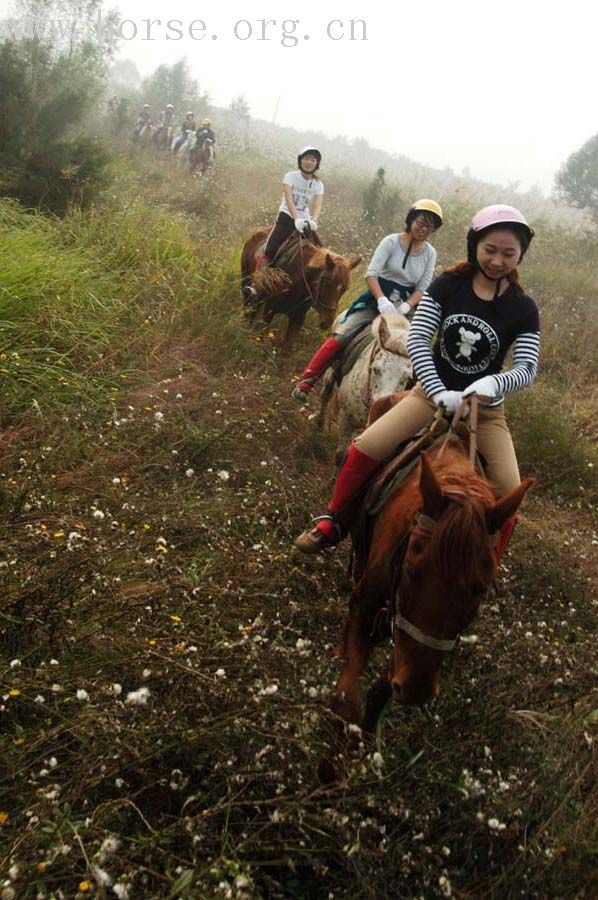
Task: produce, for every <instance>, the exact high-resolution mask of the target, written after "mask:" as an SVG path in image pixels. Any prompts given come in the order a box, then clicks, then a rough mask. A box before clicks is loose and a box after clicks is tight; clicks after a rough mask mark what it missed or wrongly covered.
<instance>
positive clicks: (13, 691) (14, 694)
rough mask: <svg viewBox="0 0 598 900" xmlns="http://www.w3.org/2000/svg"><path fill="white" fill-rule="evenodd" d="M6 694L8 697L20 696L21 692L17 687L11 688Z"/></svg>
mask: <svg viewBox="0 0 598 900" xmlns="http://www.w3.org/2000/svg"><path fill="white" fill-rule="evenodd" d="M8 696H9V697H20V696H21V692H20V691H19V690H17V688H12V690H10V691H9V692H8Z"/></svg>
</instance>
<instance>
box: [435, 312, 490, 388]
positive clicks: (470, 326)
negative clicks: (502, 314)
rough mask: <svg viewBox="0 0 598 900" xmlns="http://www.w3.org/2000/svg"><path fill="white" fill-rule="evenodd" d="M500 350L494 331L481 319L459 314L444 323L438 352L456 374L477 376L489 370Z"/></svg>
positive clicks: (449, 317)
mask: <svg viewBox="0 0 598 900" xmlns="http://www.w3.org/2000/svg"><path fill="white" fill-rule="evenodd" d="M499 350H500V344H499V342H498V336H497V334H496V332H495V330H494V329H493V328H492V327H491V326H490V325H488V323H487V322H484V320H483V319H478V317H477V316H468V315H464V314H459V315H454V316H448V318H446V319H445V320H444V322H443V325H442V332H441V335H440V352H441V354H442V358H443V359H445V360H446V361H447V362H448V364H449V365H450V366H452V368H453V369H455V371H457V372H461V374H463V375H479V374H481V373H483V372H485V371H486V370H487V369H488V366H489V365H490V363H491V362H492V360H493V359H494V357H495V356H496V355H497V353H498V352H499Z"/></svg>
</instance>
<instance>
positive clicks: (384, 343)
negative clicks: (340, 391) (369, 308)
mask: <svg viewBox="0 0 598 900" xmlns="http://www.w3.org/2000/svg"><path fill="white" fill-rule="evenodd" d="M372 333H373V335H374V337H375V338H376V343H375V345H374V348H373V350H372V351H371V353H372V355H371V370H370V372H369V377H368V390H367V393H368V397H367V405H368V406H371V404H372V403H375V402H376V400H379V399H380V397H385V396H386V395H387V394H392V393H394V392H395V391H402V390H403V388H404V387H405V385H406V384H407V380H408V379H409V378H410V377H411V375H412V374H413V365H412V363H411V360H410V358H409V353H408V352H407V337H408V335H409V322H408V321H407V319H406V318H405V317H404V316H402V315H401V314H400V313H398V312H397V313H391V314H390V315H387V316H378V318H376V319H375V320H374V323H373V325H372Z"/></svg>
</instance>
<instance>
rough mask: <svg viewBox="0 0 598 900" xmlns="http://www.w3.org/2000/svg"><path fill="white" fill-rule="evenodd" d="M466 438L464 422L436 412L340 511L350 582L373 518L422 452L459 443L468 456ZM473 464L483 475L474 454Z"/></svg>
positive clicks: (361, 564) (363, 557)
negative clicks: (348, 541)
mask: <svg viewBox="0 0 598 900" xmlns="http://www.w3.org/2000/svg"><path fill="white" fill-rule="evenodd" d="M470 439H471V433H470V428H469V427H468V425H467V424H466V423H465V422H464V421H462V420H460V419H453V421H452V422H449V421H448V419H446V418H445V417H444V416H443V414H442V410H438V411H437V413H436V415H435V416H434V419H433V420H432V422H431V423H430V425H428V426H426V427H425V428H423V429H422V430H421V431H419V432H418V433H417V434H416V435H415V437H413V438H412V439H411V440H409V441H407V442H406V443H404V444H401V445H399V446H398V447H397V449H396V450H395V451H394V453H393V455H392V456H391V457H390V458H389V459H388V460H387V461H386V462H385V463H384V464H383V466H382V468H381V469H380V470H379V471H378V473H377V474H376V476H375V477H374V478H373V480H372V481H370V483H369V485H368V486H367V488H366V491H365V495H363V494H362V495H361V498H355V500H356V501H357V500H358V499H362V502H361V504H360V506H359V507H357V504H356V502H351V504H349V506H348V507H347V509H346V510H342V511H341V514H340V516H337V519H338V523H339V525H340V527H341V528H342V529H343V530H349V528H350V530H351V537H352V540H353V551H352V553H351V560H350V563H349V567H350V568H349V572H350V574H352V575H353V578H354V579H356V580H357V579H358V578H359V577H361V573H362V572H363V570H364V568H365V565H366V563H367V558H368V555H369V551H370V543H371V537H372V531H373V525H374V522H375V519H376V516H377V515H378V514H379V513H380V511H381V510H382V509H383V508H384V506H385V505H386V504H387V503H388V501H389V500H390V499H391V498H392V497H393V496H394V494H395V493H396V491H397V489H398V487H399V485H400V484H401V483H402V482H403V481H404V480H405V479H406V478H407V477H408V476H409V475H410V474H411V472H413V470H414V469H415V468H416V466H417V464H418V462H419V457H420V454H421V453H422V451H424V450H429V449H430V448H431V447H433V446H434V445H436V444H439V443H441V442H445V441H460V442H461V443H463V445H464V446H465V449H466V450H467V451H468V453H470V450H471V443H470ZM475 464H476V466H477V467H479V470H480V471H482V472H483V468H482V462H481V459H480V457H479V455H477V454H476V457H475Z"/></svg>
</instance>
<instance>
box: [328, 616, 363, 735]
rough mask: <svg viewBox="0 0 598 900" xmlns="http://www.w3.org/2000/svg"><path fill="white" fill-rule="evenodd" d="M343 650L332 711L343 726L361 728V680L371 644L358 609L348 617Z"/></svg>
mask: <svg viewBox="0 0 598 900" xmlns="http://www.w3.org/2000/svg"><path fill="white" fill-rule="evenodd" d="M342 650H343V656H344V660H345V661H344V664H343V668H342V670H341V675H340V679H339V683H338V688H337V691H336V695H335V697H334V699H333V701H332V711H333V712H334V713H336V715H337V716H340V717H341V718H342V719H344V720H345V721H346V722H349V723H351V724H354V725H361V719H362V708H361V699H362V690H361V679H362V677H363V673H364V672H365V669H366V666H367V664H368V660H369V658H370V654H371V652H372V644H371V641H370V637H369V628H368V623H367V620H366V618H365V616H364V615H363V613H362V612H361V610H360V609H359V608H358V607H357V605H355V606H354V608H353V609H352V610H351V613H350V615H349V620H348V622H347V625H346V628H345V634H344V638H343V648H342Z"/></svg>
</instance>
